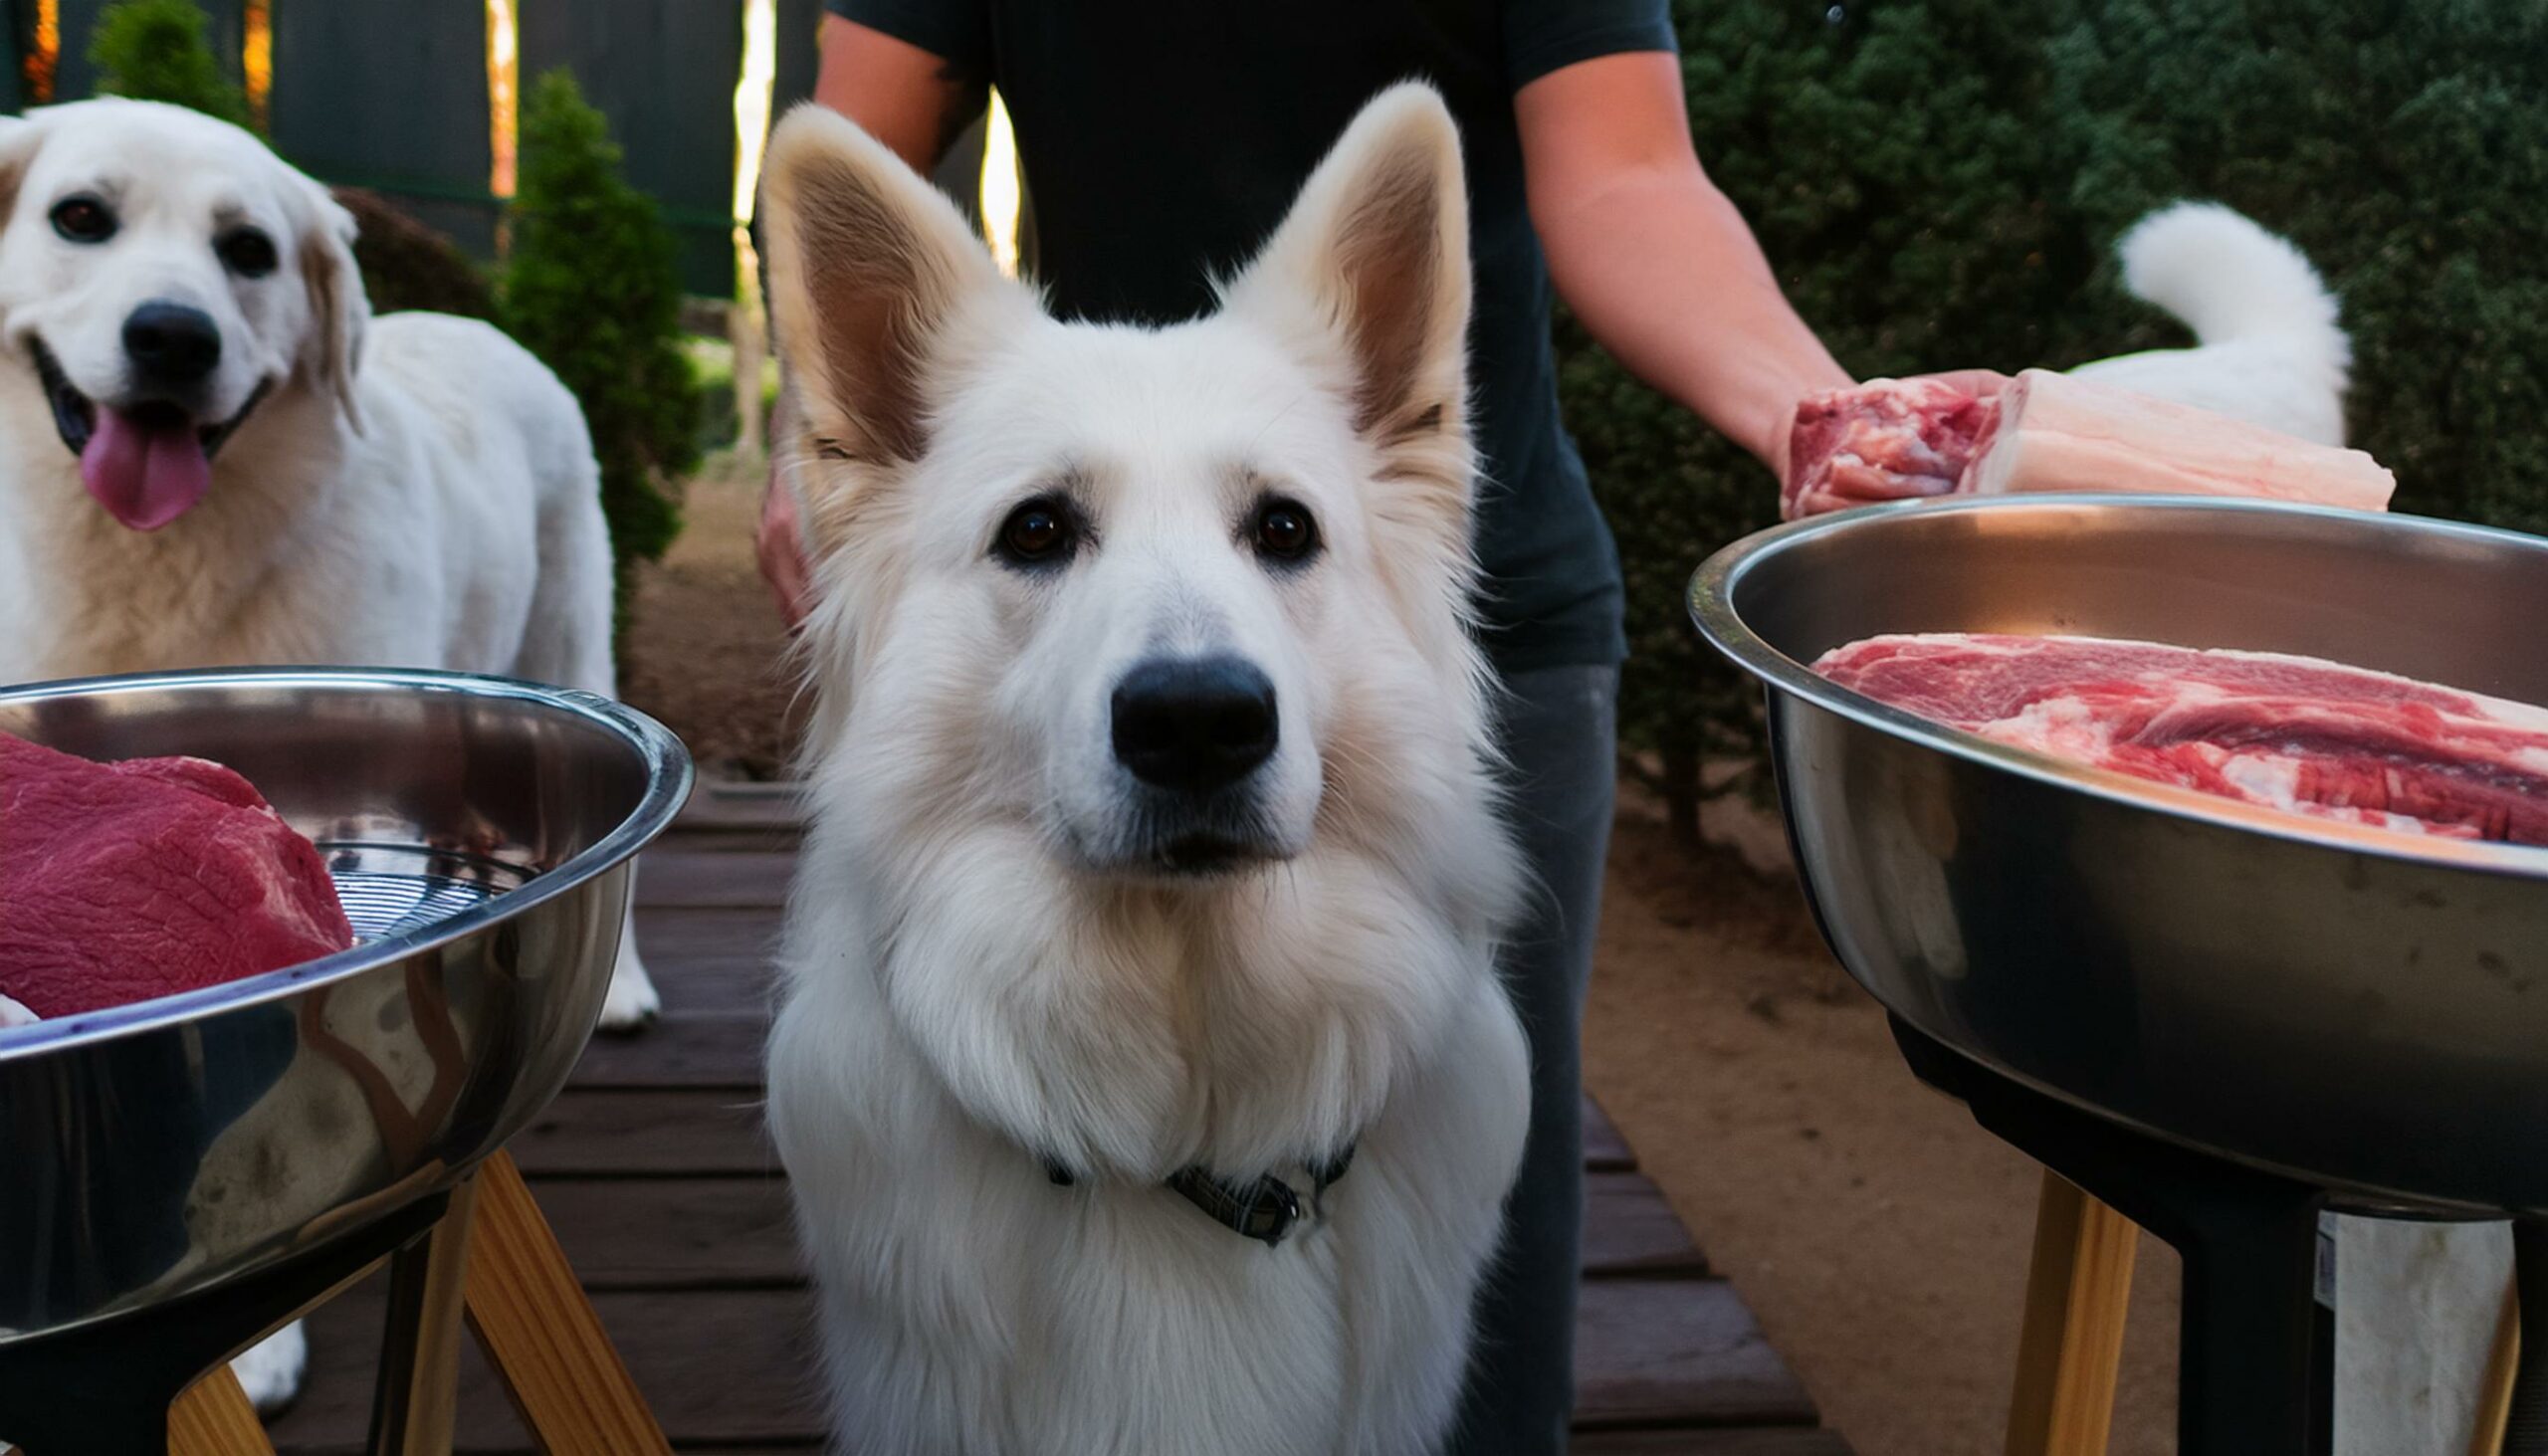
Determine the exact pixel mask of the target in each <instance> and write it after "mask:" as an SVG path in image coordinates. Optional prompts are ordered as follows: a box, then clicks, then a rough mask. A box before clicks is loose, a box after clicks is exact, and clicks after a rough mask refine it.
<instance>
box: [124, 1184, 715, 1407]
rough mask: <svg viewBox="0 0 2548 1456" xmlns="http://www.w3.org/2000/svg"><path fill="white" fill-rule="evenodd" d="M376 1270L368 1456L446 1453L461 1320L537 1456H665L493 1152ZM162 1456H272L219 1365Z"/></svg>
mask: <svg viewBox="0 0 2548 1456" xmlns="http://www.w3.org/2000/svg"><path fill="white" fill-rule="evenodd" d="M389 1264H390V1276H389V1278H390V1289H389V1311H390V1316H389V1322H388V1330H389V1338H388V1341H387V1343H386V1345H385V1347H384V1348H383V1350H382V1352H381V1371H380V1383H379V1385H378V1387H377V1389H376V1391H375V1394H374V1398H373V1404H372V1430H371V1450H372V1453H373V1456H445V1453H448V1452H449V1451H450V1450H451V1443H452V1430H453V1418H454V1410H453V1405H454V1401H455V1399H456V1397H457V1394H458V1385H459V1373H460V1327H461V1325H462V1323H463V1322H464V1317H465V1320H466V1323H467V1325H468V1327H469V1329H470V1331H471V1333H473V1334H474V1335H476V1336H477V1338H478V1344H479V1347H480V1348H481V1349H482V1350H484V1351H485V1352H486V1355H487V1362H488V1364H490V1365H491V1366H493V1367H494V1369H495V1372H496V1376H497V1379H498V1380H499V1381H500V1382H501V1383H502V1384H503V1385H504V1387H505V1391H506V1393H507V1394H508V1395H510V1396H511V1397H512V1399H513V1403H514V1408H515V1409H516V1410H517V1411H519V1412H520V1413H521V1415H522V1419H523V1424H524V1425H525V1426H526V1427H528V1428H529V1429H530V1431H531V1439H532V1440H533V1441H534V1442H535V1443H536V1444H537V1445H538V1447H539V1449H541V1450H542V1451H545V1452H549V1453H551V1456H670V1453H671V1451H672V1446H671V1444H670V1443H669V1442H667V1441H666V1440H665V1439H664V1432H663V1428H662V1427H661V1426H660V1425H658V1424H657V1423H656V1421H655V1417H654V1413H653V1412H652V1411H651V1410H649V1409H648V1408H647V1405H646V1401H645V1398H644V1397H643V1396H642V1395H640V1394H639V1393H638V1391H637V1386H636V1382H635V1381H633V1380H632V1379H630V1378H629V1374H628V1367H627V1365H626V1364H625V1363H624V1362H622V1361H621V1359H620V1357H619V1352H617V1351H616V1350H614V1349H613V1348H612V1347H611V1344H610V1338H609V1336H608V1335H606V1334H604V1333H603V1331H602V1327H601V1320H600V1318H599V1317H598V1316H597V1315H595V1314H594V1313H593V1307H592V1303H591V1302H590V1301H589V1300H587V1299H585V1298H584V1292H583V1288H582V1286H580V1285H579V1284H577V1283H576V1281H575V1273H574V1270H573V1269H572V1268H571V1267H570V1266H569V1265H568V1264H567V1262H566V1254H565V1251H564V1250H563V1249H561V1248H559V1247H558V1244H557V1236H556V1235H555V1234H554V1233H552V1232H550V1230H549V1227H548V1220H547V1218H546V1217H545V1216H544V1215H542V1214H541V1213H540V1211H539V1205H538V1204H537V1203H535V1202H533V1201H532V1200H531V1189H530V1187H529V1186H528V1185H527V1184H525V1183H524V1182H523V1177H522V1171H521V1170H520V1169H519V1168H517V1167H515V1166H514V1160H513V1156H512V1154H510V1153H507V1152H503V1151H499V1152H497V1153H496V1154H495V1155H494V1156H493V1157H490V1158H488V1159H487V1160H486V1162H484V1163H482V1164H480V1166H479V1168H478V1170H477V1171H476V1172H475V1173H473V1174H471V1175H470V1177H469V1179H468V1180H467V1181H466V1182H464V1183H462V1184H461V1186H460V1188H459V1189H458V1190H457V1191H456V1192H454V1193H453V1195H452V1199H451V1206H450V1209H449V1211H448V1212H446V1213H445V1214H444V1215H443V1217H442V1219H441V1221H440V1222H439V1223H437V1224H436V1225H435V1226H434V1227H433V1228H432V1229H431V1230H430V1231H429V1232H428V1233H426V1234H425V1235H424V1236H423V1237H422V1238H420V1239H418V1240H416V1241H415V1242H414V1243H411V1244H409V1245H408V1246H407V1247H405V1248H403V1249H401V1250H399V1251H398V1252H397V1253H396V1254H394V1255H392V1256H391V1257H390V1261H389ZM168 1450H169V1452H170V1456H272V1453H273V1451H274V1446H273V1444H272V1443H271V1442H269V1441H268V1440H267V1439H266V1432H265V1427H264V1426H263V1425H262V1424H261V1423H260V1422H259V1421H258V1419H257V1413H256V1410H255V1409H254V1408H253V1407H252V1406H250V1404H249V1403H248V1397H247V1394H246V1392H245V1391H243V1390H241V1389H240V1387H239V1381H238V1380H237V1379H236V1378H235V1377H233V1376H232V1375H231V1373H230V1369H229V1367H228V1366H227V1365H224V1366H222V1367H220V1368H218V1369H216V1370H214V1371H213V1372H212V1373H211V1374H209V1375H207V1376H205V1377H204V1378H203V1379H202V1380H200V1381H198V1382H196V1384H195V1386H194V1387H193V1388H192V1389H190V1390H188V1391H187V1392H186V1393H185V1395H184V1396H183V1397H181V1398H180V1399H179V1400H178V1402H177V1404H176V1405H175V1406H174V1407H173V1408H172V1409H171V1410H170V1411H169V1416H168Z"/></svg>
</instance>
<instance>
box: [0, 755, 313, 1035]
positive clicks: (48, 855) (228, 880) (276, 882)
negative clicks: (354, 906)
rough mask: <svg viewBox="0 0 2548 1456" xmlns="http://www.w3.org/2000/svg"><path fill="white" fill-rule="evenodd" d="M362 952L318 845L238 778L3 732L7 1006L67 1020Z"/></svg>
mask: <svg viewBox="0 0 2548 1456" xmlns="http://www.w3.org/2000/svg"><path fill="white" fill-rule="evenodd" d="M352 943H353V928H352V927H351V926H349V925H348V924H346V921H345V913H344V910H343V908H342V907H341V906H340V905H338V904H337V902H336V892H335V887H334V885H333V884H332V883H331V882H330V881H329V880H328V878H327V870H326V866H325V865H324V864H322V863H321V862H320V861H319V858H318V850H317V849H315V848H314V847H312V845H311V843H310V841H309V840H306V839H304V838H302V837H301V836H300V835H299V834H297V833H295V832H294V831H293V829H292V827H291V826H290V825H287V824H285V823H284V822H283V819H282V818H281V816H279V815H277V814H276V813H275V811H274V810H273V809H272V808H271V807H269V806H268V805H267V803H266V801H265V799H264V798H263V797H261V796H260V795H259V794H258V793H257V791H256V789H255V788H253V787H251V786H250V785H249V783H248V781H247V780H246V779H244V778H241V777H240V776H239V775H238V774H236V773H233V772H231V771H230V770H229V769H227V768H224V767H222V766H221V765H220V764H218V763H208V762H205V761H204V760H203V759H200V758H136V759H131V760H129V761H126V762H121V763H93V762H91V761H89V760H88V759H86V758H79V757H75V756H73V755H71V754H69V753H61V752H56V751H55V750H53V749H51V748H47V747H43V746H41V745H39V744H36V743H31V742H28V741H27V740H25V739H24V738H17V737H12V736H10V735H9V734H7V733H0V997H7V998H10V999H12V1000H14V1001H16V1002H19V1003H23V1007H24V1009H25V1010H26V1011H29V1012H32V1013H34V1014H35V1015H36V1016H39V1017H53V1016H68V1015H73V1014H76V1013H78V1012H82V1011H93V1010H97V1009H99V1008H101V1007H106V1006H120V1005H124V1004H127V1003H129V1002H133V1001H142V1000H148V999H149V998H151V997H153V996H165V995H173V994H175V993H177V992H179V991H190V990H194V989H197V988H198V987H202V986H208V985H216V984H219V983H220V982H223V981H229V980H237V979H238V978H240V977H241V976H247V975H255V974H257V973H258V972H260V971H266V970H274V969H277V968H279V967H282V966H286V965H296V964H299V963H300V962H302V961H305V960H314V959H317V958H318V957H319V956H321V955H326V954H329V953H331V952H333V951H337V950H341V949H344V948H345V947H346V946H348V945H350V944H352ZM5 1024H7V1023H6V1021H5V1019H0V1025H5Z"/></svg>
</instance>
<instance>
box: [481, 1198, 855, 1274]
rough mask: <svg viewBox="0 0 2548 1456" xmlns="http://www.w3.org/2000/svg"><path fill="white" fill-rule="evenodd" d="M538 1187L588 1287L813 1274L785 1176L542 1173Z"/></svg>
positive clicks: (550, 1219)
mask: <svg viewBox="0 0 2548 1456" xmlns="http://www.w3.org/2000/svg"><path fill="white" fill-rule="evenodd" d="M531 1193H532V1195H533V1196H534V1197H536V1198H537V1199H538V1200H539V1206H540V1208H541V1209H543V1210H544V1211H545V1212H546V1213H547V1215H548V1223H549V1226H550V1227H552V1228H554V1229H556V1230H557V1242H558V1243H560V1244H562V1245H564V1246H565V1249H566V1257H567V1260H568V1262H570V1263H572V1264H573V1265H574V1266H575V1277H576V1278H577V1279H579V1280H581V1281H582V1283H583V1286H584V1288H585V1289H587V1290H593V1291H597V1292H598V1291H604V1290H607V1291H613V1292H619V1291H630V1290H654V1291H658V1292H662V1291H672V1290H702V1289H705V1290H714V1289H785V1288H792V1287H794V1286H797V1285H801V1284H803V1283H804V1282H805V1272H804V1264H803V1261H802V1260H800V1259H799V1258H798V1257H797V1253H796V1230H795V1225H794V1222H793V1219H792V1213H791V1210H790V1208H789V1206H788V1201H787V1184H786V1183H785V1182H783V1181H781V1180H780V1179H777V1178H662V1179H654V1178H649V1179H642V1180H636V1181H626V1180H619V1179H611V1180H606V1181H597V1180H589V1179H583V1178H540V1179H537V1180H535V1181H534V1182H532V1184H531Z"/></svg>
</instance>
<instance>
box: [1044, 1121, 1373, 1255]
mask: <svg viewBox="0 0 2548 1456" xmlns="http://www.w3.org/2000/svg"><path fill="white" fill-rule="evenodd" d="M1353 1162H1354V1144H1351V1143H1348V1144H1345V1149H1344V1150H1343V1151H1341V1152H1339V1153H1337V1154H1336V1156H1335V1157H1334V1158H1333V1159H1332V1160H1330V1161H1328V1162H1324V1163H1320V1164H1318V1165H1317V1166H1315V1167H1312V1168H1310V1169H1309V1175H1310V1197H1309V1211H1310V1212H1311V1213H1317V1212H1319V1211H1320V1209H1319V1201H1320V1200H1321V1199H1323V1198H1324V1197H1326V1196H1327V1190H1328V1188H1329V1187H1330V1186H1331V1185H1332V1184H1334V1183H1335V1182H1336V1180H1337V1179H1339V1178H1341V1177H1343V1176H1345V1170H1346V1168H1348V1167H1350V1166H1352V1165H1353ZM1044 1175H1045V1176H1046V1177H1049V1178H1051V1179H1052V1180H1053V1181H1054V1182H1055V1183H1056V1184H1058V1185H1060V1186H1062V1187H1065V1188H1067V1187H1069V1186H1071V1184H1073V1183H1075V1182H1077V1181H1078V1179H1077V1178H1075V1177H1073V1176H1072V1175H1071V1170H1070V1169H1069V1168H1066V1167H1064V1166H1062V1165H1061V1163H1059V1162H1057V1161H1055V1160H1054V1159H1052V1158H1049V1157H1048V1158H1045V1159H1044ZM1166 1186H1167V1187H1168V1190H1169V1191H1170V1192H1172V1193H1174V1194H1176V1195H1177V1196H1178V1197H1180V1198H1183V1199H1184V1200H1185V1201H1186V1202H1188V1203H1191V1204H1193V1205H1194V1206H1195V1207H1197V1208H1200V1209H1202V1210H1203V1215H1204V1216H1205V1217H1206V1218H1209V1219H1211V1220H1212V1221H1213V1222H1214V1223H1217V1224H1219V1225H1220V1226H1221V1227H1223V1228H1225V1229H1228V1230H1229V1231H1230V1232H1232V1233H1234V1234H1237V1235H1239V1236H1240V1237H1242V1238H1250V1239H1254V1240H1256V1241H1257V1242H1259V1243H1261V1244H1263V1245H1265V1247H1267V1248H1269V1249H1270V1248H1273V1247H1275V1246H1277V1245H1279V1244H1281V1243H1282V1242H1283V1239H1284V1236H1285V1235H1287V1234H1289V1233H1290V1232H1291V1231H1292V1226H1293V1225H1294V1224H1297V1223H1299V1222H1300V1221H1301V1213H1302V1205H1301V1193H1300V1190H1299V1189H1298V1188H1295V1187H1293V1186H1292V1185H1291V1184H1290V1183H1289V1182H1287V1181H1285V1180H1284V1179H1282V1178H1279V1177H1277V1176H1275V1175H1274V1174H1272V1173H1265V1174H1263V1175H1261V1176H1258V1177H1254V1178H1250V1179H1248V1180H1247V1181H1245V1182H1239V1183H1233V1182H1227V1181H1224V1180H1222V1179H1220V1178H1216V1177H1214V1176H1212V1174H1211V1173H1210V1172H1209V1171H1208V1170H1206V1169H1204V1168H1202V1167H1200V1166H1196V1167H1189V1168H1185V1169H1182V1170H1180V1171H1179V1172H1177V1173H1176V1174H1175V1175H1174V1176H1172V1177H1170V1178H1169V1179H1168V1182H1167V1184H1166Z"/></svg>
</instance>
